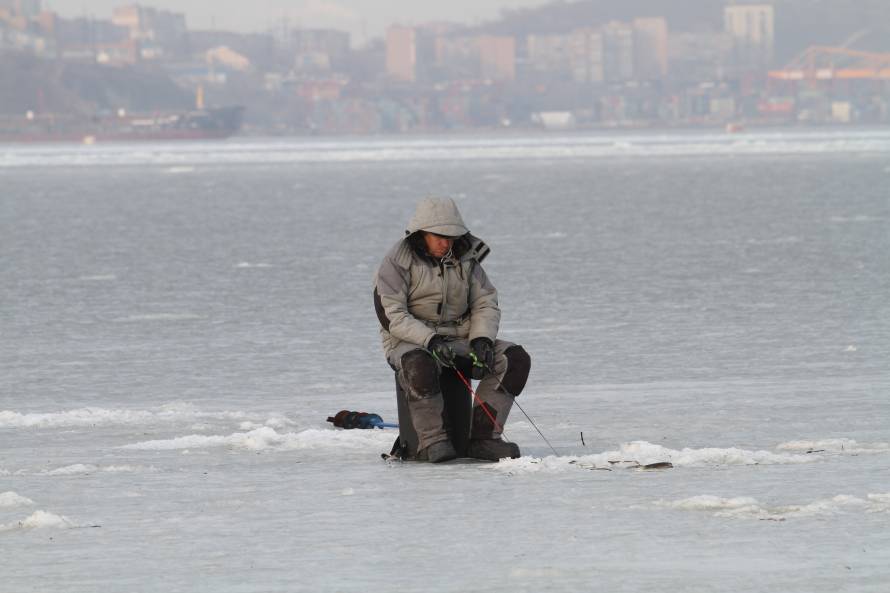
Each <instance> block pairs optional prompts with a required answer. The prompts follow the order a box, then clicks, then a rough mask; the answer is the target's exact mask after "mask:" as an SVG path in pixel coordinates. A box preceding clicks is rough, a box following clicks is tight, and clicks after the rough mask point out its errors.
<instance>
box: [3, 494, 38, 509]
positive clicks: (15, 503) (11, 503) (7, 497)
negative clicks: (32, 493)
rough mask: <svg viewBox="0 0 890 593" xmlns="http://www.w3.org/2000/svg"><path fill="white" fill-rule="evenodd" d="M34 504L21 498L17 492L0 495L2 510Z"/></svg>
mask: <svg viewBox="0 0 890 593" xmlns="http://www.w3.org/2000/svg"><path fill="white" fill-rule="evenodd" d="M32 504H34V501H33V500H31V499H30V498H25V497H24V496H19V495H18V494H16V493H15V492H11V491H9V492H2V493H0V508H9V507H22V506H28V505H32Z"/></svg>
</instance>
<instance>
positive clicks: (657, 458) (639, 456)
mask: <svg viewBox="0 0 890 593" xmlns="http://www.w3.org/2000/svg"><path fill="white" fill-rule="evenodd" d="M818 459H819V457H818V456H813V455H794V454H787V453H772V452H770V451H750V450H747V449H739V448H736V447H730V448H714V447H708V448H704V449H690V448H685V449H680V450H677V449H668V448H667V447H663V446H661V445H655V444H652V443H650V442H647V441H632V442H629V443H624V444H622V445H621V446H620V448H619V449H618V450H615V451H606V452H604V453H597V454H593V455H581V456H558V457H557V456H555V455H550V456H547V457H544V458H535V457H520V458H519V459H503V460H501V462H500V463H498V464H496V465H493V466H492V467H493V468H495V469H497V470H499V471H505V472H509V473H530V472H541V471H545V472H560V471H567V470H569V471H571V470H573V469H588V470H592V469H597V470H608V469H617V468H634V469H640V466H645V465H650V464H654V463H671V464H673V465H674V467H708V466H725V465H777V464H792V463H811V462H813V461H816V460H818Z"/></svg>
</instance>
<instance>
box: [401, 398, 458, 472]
mask: <svg viewBox="0 0 890 593" xmlns="http://www.w3.org/2000/svg"><path fill="white" fill-rule="evenodd" d="M408 411H409V412H410V413H411V423H412V424H413V425H414V431H415V432H416V433H417V457H416V459H417V460H418V461H429V462H431V463H440V462H442V461H448V460H450V459H454V458H455V457H457V451H455V450H454V445H452V444H451V439H450V438H449V437H448V432H447V431H446V430H445V421H444V416H443V412H444V411H445V401H444V399H443V398H442V394H441V393H437V394H435V395H432V396H428V397H424V398H422V399H417V400H411V399H410V398H409V400H408Z"/></svg>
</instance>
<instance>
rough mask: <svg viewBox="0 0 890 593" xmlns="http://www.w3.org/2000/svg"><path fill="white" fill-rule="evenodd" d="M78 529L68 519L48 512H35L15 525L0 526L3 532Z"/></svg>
mask: <svg viewBox="0 0 890 593" xmlns="http://www.w3.org/2000/svg"><path fill="white" fill-rule="evenodd" d="M72 527H77V525H75V524H74V523H73V522H72V521H71V520H70V519H69V518H68V517H65V516H62V515H54V514H53V513H47V512H46V511H34V512H33V513H32V514H31V515H30V516H28V517H26V518H25V519H22V520H21V521H17V522H15V523H7V524H6V525H0V532H3V531H24V530H28V529H71V528H72Z"/></svg>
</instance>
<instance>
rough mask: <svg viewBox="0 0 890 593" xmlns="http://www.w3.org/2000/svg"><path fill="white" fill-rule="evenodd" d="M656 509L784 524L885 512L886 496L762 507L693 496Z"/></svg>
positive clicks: (889, 504)
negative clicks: (853, 512) (852, 513)
mask: <svg viewBox="0 0 890 593" xmlns="http://www.w3.org/2000/svg"><path fill="white" fill-rule="evenodd" d="M655 504H656V506H659V507H663V508H670V509H678V510H683V511H706V512H712V513H713V514H714V516H715V517H742V518H750V519H760V520H764V521H784V520H785V519H789V518H800V517H818V516H826V515H835V514H838V513H842V512H845V511H850V510H861V511H864V512H869V513H874V512H888V510H890V495H886V494H869V495H868V497H867V498H865V499H863V498H859V497H856V496H851V495H849V494H839V495H837V496H835V497H833V498H825V499H820V500H816V501H814V502H811V503H808V504H802V505H766V504H763V503H761V502H759V501H758V500H757V499H755V498H750V497H736V498H722V497H719V496H712V495H707V494H705V495H700V496H693V497H691V498H684V499H681V500H676V501H659V502H657V503H655Z"/></svg>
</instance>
